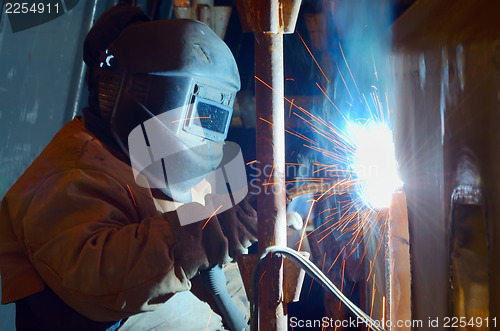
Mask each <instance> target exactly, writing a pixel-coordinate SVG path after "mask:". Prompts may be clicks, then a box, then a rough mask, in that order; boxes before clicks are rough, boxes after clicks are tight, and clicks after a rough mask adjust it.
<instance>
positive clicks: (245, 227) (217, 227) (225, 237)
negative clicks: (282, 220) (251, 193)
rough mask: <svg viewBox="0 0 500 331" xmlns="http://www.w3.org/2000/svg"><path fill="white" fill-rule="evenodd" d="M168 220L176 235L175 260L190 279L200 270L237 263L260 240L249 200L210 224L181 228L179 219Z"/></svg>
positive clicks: (255, 214) (194, 224)
mask: <svg viewBox="0 0 500 331" xmlns="http://www.w3.org/2000/svg"><path fill="white" fill-rule="evenodd" d="M166 219H167V220H169V221H170V223H171V225H172V228H173V231H174V233H175V239H176V247H175V249H174V257H175V260H176V261H178V263H179V264H180V265H181V267H182V268H183V269H184V272H185V273H186V276H187V277H188V278H189V279H190V278H192V277H194V276H195V275H196V274H197V273H198V272H199V271H200V270H203V269H206V268H209V267H213V266H215V265H221V264H223V263H226V262H230V261H232V260H234V259H235V258H236V255H237V254H238V253H243V252H245V251H246V250H247V249H248V247H249V246H250V245H251V244H252V243H254V242H256V241H257V213H256V212H255V210H254V209H253V208H252V206H250V204H249V203H248V202H247V201H246V200H243V201H242V202H240V203H239V204H238V205H236V206H234V207H233V208H231V209H229V210H227V211H225V212H223V213H221V214H219V215H214V216H212V217H211V218H210V220H208V221H207V219H205V220H202V221H199V222H196V223H192V224H188V225H183V226H181V225H180V223H179V220H178V219H177V217H166Z"/></svg>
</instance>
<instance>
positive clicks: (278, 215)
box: [236, 0, 300, 330]
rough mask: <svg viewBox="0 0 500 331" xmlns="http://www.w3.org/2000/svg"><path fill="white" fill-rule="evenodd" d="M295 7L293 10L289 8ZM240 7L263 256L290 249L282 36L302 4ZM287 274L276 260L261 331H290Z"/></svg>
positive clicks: (263, 293) (265, 288)
mask: <svg viewBox="0 0 500 331" xmlns="http://www.w3.org/2000/svg"><path fill="white" fill-rule="evenodd" d="M292 4H293V8H290V7H288V6H291V5H292ZM236 5H237V8H238V11H239V14H240V17H241V21H242V25H243V29H244V30H245V31H253V32H255V76H256V85H255V98H256V119H257V124H256V132H257V141H256V143H257V161H258V167H259V168H260V170H261V171H260V176H259V182H260V183H261V190H260V192H259V196H258V199H257V216H258V220H259V223H258V239H259V251H260V252H262V251H263V250H265V248H266V247H269V246H274V245H279V246H286V244H287V242H286V189H285V112H284V99H283V97H284V74H283V69H284V64H283V33H284V31H285V28H286V29H287V30H291V31H293V30H294V25H295V21H296V19H297V17H296V15H297V14H298V8H299V7H300V1H293V2H290V1H280V0H268V1H264V0H261V1H250V0H238V1H236ZM283 8H285V9H283ZM284 14H285V15H288V16H287V17H284ZM290 15H295V17H293V18H292V17H290ZM285 21H286V22H287V23H285ZM268 168H271V169H272V170H271V175H270V176H269V177H266V175H265V174H269V172H267V171H264V169H265V170H268ZM283 271H284V269H283V257H277V256H272V257H271V258H270V261H269V264H268V266H267V268H266V272H265V274H264V275H263V276H262V279H261V284H260V290H259V316H260V318H259V328H260V329H261V330H287V317H286V303H285V302H284V294H283V291H284V289H283V277H284V275H283Z"/></svg>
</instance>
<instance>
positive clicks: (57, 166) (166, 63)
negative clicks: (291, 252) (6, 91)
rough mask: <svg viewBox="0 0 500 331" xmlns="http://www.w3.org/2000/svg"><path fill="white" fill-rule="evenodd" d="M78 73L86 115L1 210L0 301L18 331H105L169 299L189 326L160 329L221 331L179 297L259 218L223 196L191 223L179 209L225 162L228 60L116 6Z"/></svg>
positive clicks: (192, 300)
mask: <svg viewBox="0 0 500 331" xmlns="http://www.w3.org/2000/svg"><path fill="white" fill-rule="evenodd" d="M84 61H85V63H86V64H87V66H88V84H89V107H88V108H86V109H84V110H83V116H77V117H75V118H74V119H73V120H72V121H71V122H69V123H68V124H66V125H65V126H64V127H63V128H62V129H61V130H60V131H59V132H58V133H57V134H56V135H55V137H54V138H53V140H52V141H51V142H50V143H49V145H48V146H47V147H46V148H45V149H44V151H42V153H41V154H40V156H39V157H38V158H37V159H36V160H35V161H34V162H33V164H32V165H31V166H30V167H29V168H28V169H27V170H26V172H25V173H24V174H23V175H22V176H21V177H20V178H19V180H18V181H17V182H16V183H15V184H14V185H13V186H12V188H11V189H10V190H9V191H8V193H7V194H6V195H5V197H4V199H3V201H2V205H1V209H0V273H1V280H2V287H1V288H2V303H10V302H15V304H16V327H17V329H18V330H115V329H116V328H118V327H121V328H124V329H127V323H128V322H129V321H130V320H132V319H133V318H131V316H134V317H136V316H141V315H147V314H149V313H148V312H153V311H157V310H158V308H159V307H162V306H164V305H166V304H167V303H169V302H170V303H172V301H173V300H174V299H176V297H177V298H178V299H177V300H178V301H177V303H176V304H177V305H180V307H182V309H184V310H185V314H177V316H171V317H169V318H171V320H170V322H171V324H170V325H169V329H170V330H197V329H208V330H217V329H221V320H220V318H219V319H217V318H216V317H215V316H212V314H211V313H212V311H211V309H210V308H207V307H206V305H204V303H202V302H200V301H199V300H198V299H197V298H196V297H195V296H189V295H188V296H182V297H180V296H179V295H182V294H183V293H190V292H189V290H190V289H191V281H190V280H191V279H192V278H193V277H194V276H195V275H197V274H198V273H199V272H200V271H202V270H206V269H209V268H212V267H214V266H218V265H222V264H224V263H226V262H229V261H232V260H234V258H235V256H236V255H237V254H239V253H241V252H244V251H245V250H246V249H247V248H248V247H249V246H250V245H251V244H252V243H253V242H255V241H256V234H257V231H256V229H257V226H256V213H255V210H254V209H253V208H252V207H251V206H250V204H249V203H248V202H247V200H245V199H243V200H242V199H235V198H234V197H232V196H230V197H229V198H230V199H229V200H230V201H231V202H232V205H231V208H229V209H228V208H224V209H227V210H225V211H224V212H216V210H214V211H213V212H211V213H210V214H203V217H201V216H200V215H202V214H199V215H198V216H200V219H199V220H197V219H196V215H195V216H194V219H189V220H186V219H182V218H181V217H180V215H181V214H179V213H178V212H177V211H178V210H179V209H180V208H182V207H184V208H185V209H186V208H187V209H191V208H190V207H186V206H190V205H189V204H191V206H192V204H197V205H198V206H203V204H204V202H206V201H207V200H203V199H204V198H203V197H204V196H206V195H207V194H208V195H210V194H211V193H214V192H213V189H214V187H213V185H212V187H211V184H210V180H209V179H210V178H216V176H215V175H214V174H215V173H216V170H217V169H219V168H220V167H221V166H224V164H225V163H224V162H226V161H225V159H226V158H227V157H226V156H225V154H224V153H225V145H226V144H224V139H225V138H226V134H227V129H228V127H229V121H230V119H231V112H232V106H233V103H234V98H235V95H236V92H237V91H238V90H239V88H240V79H239V74H238V70H237V66H236V63H235V61H234V58H233V56H232V54H231V52H230V50H229V48H228V47H227V46H226V45H225V44H224V42H223V41H222V40H221V39H220V38H219V37H218V36H217V35H216V34H215V33H213V32H212V31H211V30H210V28H208V27H207V26H206V25H204V24H203V23H200V22H197V21H193V20H163V21H153V22H150V21H149V19H148V18H147V16H145V15H144V13H143V12H142V11H141V10H140V9H138V8H136V7H131V6H128V5H126V4H123V3H120V4H118V5H117V6H115V7H113V8H112V9H110V10H108V11H107V12H105V13H104V14H103V15H102V16H101V18H100V19H99V20H98V21H97V22H96V24H95V25H94V27H93V28H92V29H91V31H90V32H89V34H88V35H87V38H86V40H85V44H84ZM155 128H156V129H155ZM134 132H135V133H138V132H139V133H140V134H139V135H138V136H137V135H136V136H134V134H132V133H134ZM134 137H136V138H137V137H139V138H138V139H135V138H134ZM140 137H142V138H140ZM157 147H158V148H160V149H161V151H160V152H158V150H157ZM131 151H133V152H134V153H131ZM141 151H142V154H141ZM155 153H156V154H155ZM157 153H160V154H161V155H160V156H158V155H157ZM231 160H232V159H231V158H230V160H229V161H231ZM224 174H226V173H225V172H224ZM212 184H213V183H212ZM229 186H230V185H229ZM207 187H208V188H207ZM225 188H226V189H227V186H225ZM211 189H212V191H210V190H211ZM230 191H231V190H227V192H228V194H232V193H235V194H236V193H237V192H236V190H234V192H230ZM207 192H208V193H207ZM214 195H215V193H214ZM200 208H201V207H200ZM201 209H203V208H201ZM201 209H200V210H201ZM208 210H210V209H208ZM205 211H206V209H205ZM182 215H184V214H182ZM191 216H192V215H191ZM176 293H177V294H176ZM171 306H172V307H173V306H174V305H173V303H172V305H171ZM177 308H179V307H177ZM204 314H205V315H204ZM180 315H183V316H184V317H186V319H187V320H186V319H184V320H182V318H181V317H182V316H180ZM203 316H205V317H203ZM163 318H167V317H166V316H163ZM127 319H129V320H127ZM186 323H187V324H186ZM129 329H130V327H129Z"/></svg>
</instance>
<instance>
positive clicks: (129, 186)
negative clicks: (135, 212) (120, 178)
mask: <svg viewBox="0 0 500 331" xmlns="http://www.w3.org/2000/svg"><path fill="white" fill-rule="evenodd" d="M127 188H128V191H129V192H130V196H131V197H132V201H133V202H134V206H137V205H136V203H135V199H134V195H133V194H132V190H131V189H130V186H128V184H127Z"/></svg>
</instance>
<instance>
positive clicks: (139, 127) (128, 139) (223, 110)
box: [99, 19, 240, 202]
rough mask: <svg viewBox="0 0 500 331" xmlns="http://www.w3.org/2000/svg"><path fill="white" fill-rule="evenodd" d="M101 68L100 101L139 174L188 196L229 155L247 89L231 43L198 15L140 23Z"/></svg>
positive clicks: (126, 33)
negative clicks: (239, 101)
mask: <svg viewBox="0 0 500 331" xmlns="http://www.w3.org/2000/svg"><path fill="white" fill-rule="evenodd" d="M99 71H100V72H101V73H100V75H99V76H100V78H99V84H100V85H99V87H100V90H99V107H100V108H101V112H103V113H104V114H105V113H106V111H108V112H109V117H110V125H111V129H112V132H113V135H114V137H115V140H116V141H117V142H118V144H119V145H120V146H121V148H122V149H123V151H124V152H125V153H127V154H128V155H129V157H130V160H131V164H132V168H133V169H134V174H135V175H138V174H142V175H145V177H146V178H147V180H148V182H149V183H148V185H149V186H150V187H155V188H160V189H163V190H164V191H165V192H166V193H167V194H168V195H169V196H171V197H173V195H175V200H178V201H183V200H185V201H183V202H187V201H189V197H183V196H182V195H183V194H184V193H185V192H188V189H189V188H190V187H192V186H193V185H195V184H196V183H198V182H200V180H202V179H203V178H204V177H206V176H207V175H208V174H209V173H210V172H211V171H213V170H214V169H216V168H217V166H218V165H219V163H220V162H221V160H222V154H223V148H224V140H225V138H226V136H227V131H228V128H229V124H230V121H231V116H232V107H233V104H234V99H235V96H236V93H237V92H238V91H239V89H240V77H239V73H238V69H237V66H236V62H235V60H234V57H233V55H232V53H231V51H230V50H229V48H228V47H227V45H226V44H225V43H224V42H223V41H222V40H221V39H220V38H219V37H218V36H217V35H216V34H215V33H214V32H213V31H212V30H211V29H210V28H209V27H208V26H207V25H205V24H204V23H201V22H198V21H194V20H187V19H172V20H162V21H153V22H147V23H139V24H134V25H131V26H129V27H127V28H125V29H124V30H123V31H122V32H121V33H120V35H119V36H118V38H117V39H116V40H115V41H113V42H112V43H111V44H110V45H109V47H108V48H107V49H106V50H105V52H104V54H103V56H102V61H101V63H100V64H99ZM103 73H104V74H103ZM108 101H109V102H108ZM174 191H175V192H177V193H175V192H174Z"/></svg>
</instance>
